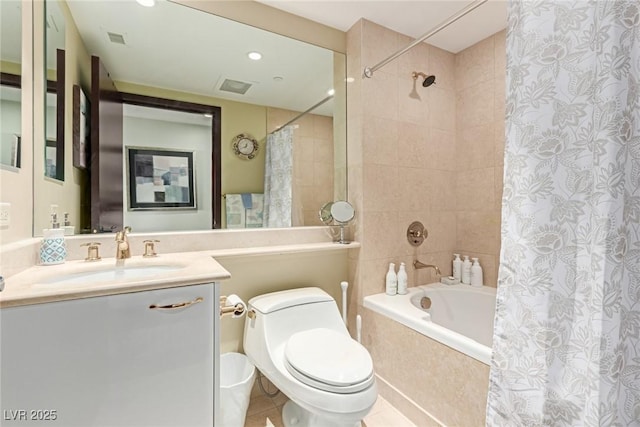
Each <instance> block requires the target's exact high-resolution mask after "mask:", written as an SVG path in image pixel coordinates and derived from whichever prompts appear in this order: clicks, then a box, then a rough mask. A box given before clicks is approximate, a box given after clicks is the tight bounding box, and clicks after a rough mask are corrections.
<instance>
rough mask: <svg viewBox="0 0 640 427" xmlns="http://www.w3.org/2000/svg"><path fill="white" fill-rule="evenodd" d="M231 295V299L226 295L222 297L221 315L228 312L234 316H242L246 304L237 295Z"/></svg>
mask: <svg viewBox="0 0 640 427" xmlns="http://www.w3.org/2000/svg"><path fill="white" fill-rule="evenodd" d="M230 297H232V298H231V301H229V297H227V296H225V295H223V296H221V297H220V317H222V316H224V315H227V314H232V315H233V317H240V316H242V315H243V314H244V312H245V311H246V309H247V307H246V305H245V304H244V302H243V301H242V300H240V298H238V297H237V296H235V295H230ZM234 300H235V301H234Z"/></svg>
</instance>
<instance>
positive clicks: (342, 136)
mask: <svg viewBox="0 0 640 427" xmlns="http://www.w3.org/2000/svg"><path fill="white" fill-rule="evenodd" d="M48 1H50V0H48ZM132 1H133V0H132ZM183 7H184V6H183ZM199 13H206V12H203V11H200V12H199ZM238 25H241V24H238ZM337 55H338V56H341V57H342V58H339V60H338V62H339V64H336V67H337V68H340V67H342V70H341V72H339V73H338V74H341V77H335V76H334V77H335V80H336V81H341V82H342V84H344V76H345V69H344V68H345V66H346V61H345V60H344V55H343V54H341V53H339V54H337ZM67 66H68V68H69V67H70V68H77V67H78V65H77V64H75V63H70V64H67ZM67 83H68V82H67ZM133 86H134V87H135V85H133ZM138 86H139V85H138ZM130 87H131V86H129V87H125V91H126V90H127V89H130ZM337 92H342V93H343V94H344V93H345V92H346V88H344V89H341V88H338V89H337ZM140 93H141V94H145V93H144V88H142V90H141V92H140ZM341 102H342V105H341V106H339V108H338V110H339V111H340V114H341V115H342V116H341V118H340V122H341V123H339V124H337V125H334V130H335V129H340V130H339V131H338V134H339V138H340V140H341V141H340V143H341V145H342V148H341V149H340V150H342V151H344V154H340V155H339V156H338V157H340V159H341V161H342V162H343V164H342V165H341V166H340V168H339V172H338V168H336V171H337V174H339V175H340V179H342V182H344V184H343V185H336V188H339V190H337V191H339V192H340V193H341V194H337V195H336V197H334V194H333V190H334V189H333V188H331V190H330V191H329V192H328V193H330V194H329V196H330V197H327V200H331V199H335V198H344V197H345V196H346V175H347V174H346V135H345V133H346V123H344V121H345V114H346V105H345V102H344V97H343V98H342V99H341ZM222 116H223V118H224V117H225V113H224V111H223V113H222ZM264 129H265V130H268V129H267V126H265V128H264ZM240 130H241V131H246V129H240ZM224 132H225V125H223V133H224ZM227 133H232V132H229V131H227ZM225 143H226V141H225V140H223V141H222V147H223V151H224V150H225V148H226V147H225V145H226V144H225ZM308 149H309V147H307V152H308ZM225 155H226V153H224V152H223V153H222V157H223V160H224V158H225ZM224 169H225V168H224V166H223V171H224ZM234 169H235V168H234ZM228 170H229V169H228V168H227V171H228ZM234 172H235V171H234ZM237 174H239V175H242V174H243V172H242V171H238V172H237ZM74 176H75V171H74ZM222 179H223V181H224V179H225V177H224V176H223V177H222ZM223 192H224V191H223ZM34 204H35V209H36V211H37V210H38V197H37V194H35V195H34ZM319 205H320V204H318V205H317V206H314V207H313V210H312V212H313V217H314V219H316V221H317V214H316V213H317V209H318V206H319ZM44 207H45V208H46V206H44ZM34 224H35V226H34V234H35V235H39V233H40V230H41V229H42V227H41V226H39V224H38V221H37V220H34ZM40 224H42V222H41V221H40ZM312 225H321V223H320V222H319V221H317V222H316V223H314V224H312ZM157 231H162V230H157Z"/></svg>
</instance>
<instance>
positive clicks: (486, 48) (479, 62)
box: [455, 37, 495, 90]
mask: <svg viewBox="0 0 640 427" xmlns="http://www.w3.org/2000/svg"><path fill="white" fill-rule="evenodd" d="M494 56H495V41H494V38H493V37H488V38H486V39H484V40H482V41H480V42H478V43H476V44H475V45H473V46H471V47H468V48H467V49H465V50H463V51H462V52H459V53H458V54H457V55H456V73H455V75H456V88H457V89H458V90H461V89H465V88H468V87H471V86H476V85H480V84H482V83H484V82H486V81H487V80H493V76H494Z"/></svg>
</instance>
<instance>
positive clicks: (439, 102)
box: [424, 86, 458, 131]
mask: <svg viewBox="0 0 640 427" xmlns="http://www.w3.org/2000/svg"><path fill="white" fill-rule="evenodd" d="M424 90H425V91H426V92H425V95H424V96H425V97H427V98H428V99H429V112H430V114H429V125H430V126H431V127H432V128H434V129H441V130H448V131H455V130H456V123H457V121H458V118H457V117H456V97H455V92H454V91H453V90H450V89H441V88H440V87H437V86H429V87H428V88H426V89H424Z"/></svg>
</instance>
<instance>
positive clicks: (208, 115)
mask: <svg viewBox="0 0 640 427" xmlns="http://www.w3.org/2000/svg"><path fill="white" fill-rule="evenodd" d="M203 115H204V116H205V117H206V118H208V119H210V118H211V117H213V114H211V113H204V114H203Z"/></svg>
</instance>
